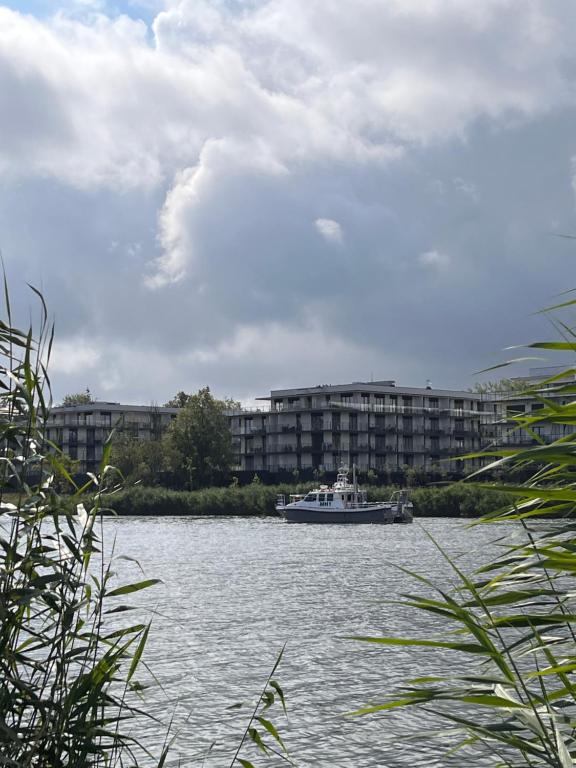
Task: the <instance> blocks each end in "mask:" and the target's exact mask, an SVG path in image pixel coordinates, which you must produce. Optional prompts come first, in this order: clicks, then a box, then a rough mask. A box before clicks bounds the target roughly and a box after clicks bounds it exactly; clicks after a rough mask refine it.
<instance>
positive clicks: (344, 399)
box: [340, 395, 352, 405]
mask: <svg viewBox="0 0 576 768" xmlns="http://www.w3.org/2000/svg"><path fill="white" fill-rule="evenodd" d="M340 399H341V401H342V405H350V403H351V402H352V395H342V396H341V398H340Z"/></svg>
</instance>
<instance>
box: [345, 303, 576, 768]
mask: <svg viewBox="0 0 576 768" xmlns="http://www.w3.org/2000/svg"><path fill="white" fill-rule="evenodd" d="M575 304H576V302H574V301H568V302H564V303H563V304H561V305H559V307H555V308H552V309H558V308H560V307H562V308H565V307H573V306H574V305H575ZM557 327H559V328H560V330H561V332H562V336H563V337H564V340H563V341H560V342H538V343H535V344H532V345H530V346H532V347H533V348H536V349H551V350H558V351H560V352H567V351H568V352H572V353H574V352H576V332H575V330H574V329H573V328H572V327H571V326H570V325H568V324H567V323H557ZM575 372H576V371H575V369H570V370H569V371H567V372H566V373H565V374H562V375H558V376H553V377H551V378H550V379H548V380H547V381H546V382H540V383H539V384H538V388H537V389H536V388H534V389H532V390H529V394H530V395H531V397H534V398H536V399H538V400H540V402H541V404H542V408H541V410H539V411H537V413H536V414H527V415H522V416H518V417H517V418H516V419H515V421H516V425H515V427H514V428H515V429H518V428H523V429H524V430H528V431H529V432H531V434H532V435H533V436H534V439H535V440H537V441H538V442H539V443H540V444H539V445H536V446H535V447H531V448H528V449H525V450H514V449H509V450H500V449H495V450H493V451H491V452H490V454H491V455H492V457H493V459H494V462H493V465H492V466H491V467H488V468H487V470H486V471H490V470H493V469H497V470H498V471H499V472H500V473H503V476H504V477H505V478H506V477H507V476H508V473H513V472H514V471H516V470H517V469H518V468H520V469H521V470H522V471H523V472H526V471H528V470H531V472H530V477H529V478H528V479H527V480H526V481H524V482H522V483H517V484H513V483H512V482H510V483H509V484H506V485H504V484H497V483H490V482H488V481H484V474H483V471H481V472H479V473H477V475H476V477H475V478H473V479H474V480H475V481H476V483H477V484H476V486H475V487H476V488H478V489H479V490H480V491H485V490H486V489H492V490H494V491H497V492H501V491H505V492H506V493H507V494H511V495H512V496H513V502H512V503H510V504H508V506H507V507H506V508H504V509H500V510H498V511H495V512H491V513H488V514H485V516H484V517H483V518H482V519H481V520H479V521H477V522H475V523H474V524H488V523H492V524H494V523H495V524H501V523H506V524H507V525H506V526H505V527H504V528H503V529H502V536H503V538H502V539H501V540H500V544H499V554H498V556H497V557H496V558H495V559H493V560H486V561H485V562H484V564H483V565H482V567H481V568H479V569H478V571H477V572H475V573H473V574H468V573H465V572H464V571H463V570H461V568H460V567H459V566H458V564H457V563H456V562H454V561H453V560H452V559H451V558H450V556H449V554H448V553H447V552H446V551H445V549H444V545H443V544H440V543H436V542H435V544H436V546H437V548H438V550H439V551H440V553H441V554H442V556H443V557H444V558H445V560H446V562H447V564H448V566H449V567H450V568H451V569H452V573H453V577H454V581H455V582H456V586H455V587H449V586H447V585H446V580H445V579H443V581H442V583H434V582H433V581H431V580H430V579H429V578H428V577H427V575H426V574H422V575H415V574H413V573H410V575H411V576H413V577H415V592H414V593H413V594H406V595H403V596H402V603H403V605H405V606H406V607H407V608H409V609H410V610H413V611H415V613H416V615H415V617H414V618H415V621H414V627H415V629H416V628H418V627H423V628H426V626H428V624H429V622H428V619H429V618H434V620H435V622H434V623H435V625H436V626H437V625H438V620H439V619H440V620H441V621H442V623H443V625H444V626H443V631H442V632H440V633H438V634H436V635H431V634H430V633H428V632H426V630H425V629H424V630H423V631H422V632H420V633H419V634H418V632H417V631H415V633H414V635H413V636H411V637H404V638H403V637H387V636H384V637H379V636H375V637H359V638H356V639H357V640H360V641H362V642H367V643H371V644H375V645H377V646H381V647H383V648H384V647H391V648H398V646H420V647H422V648H428V649H430V650H431V651H432V652H433V654H434V658H435V662H436V663H435V667H433V669H434V672H433V673H431V674H427V670H426V669H425V668H421V669H419V670H418V676H417V677H412V679H410V678H407V679H406V682H405V685H404V686H403V688H402V689H401V690H400V691H397V692H395V693H393V694H391V695H390V696H389V697H387V698H386V699H385V700H384V701H382V702H381V703H379V704H376V705H374V704H372V705H370V706H367V707H365V708H364V709H362V710H360V712H359V714H368V713H375V712H383V711H385V710H391V709H398V708H406V707H418V708H420V709H421V718H422V720H421V722H422V723H423V724H424V726H425V724H426V723H428V724H429V726H430V728H431V729H432V728H433V729H434V732H435V733H434V735H435V736H436V737H439V738H440V740H441V741H442V742H443V743H444V744H451V747H452V749H451V752H452V753H454V752H455V751H458V750H464V752H463V754H462V755H461V756H460V761H461V762H460V764H466V765H470V764H474V763H475V762H476V760H475V758H478V757H480V756H482V757H483V761H482V764H490V765H493V766H496V767H498V766H501V767H502V768H520V767H530V768H536V766H550V767H551V768H571V767H572V766H574V764H575V762H574V761H575V759H576V681H575V677H574V675H575V674H576V633H575V624H576V593H575V592H574V575H575V574H576V519H575V518H576V514H575V513H576V432H574V431H573V432H572V434H570V435H567V436H564V437H562V438H560V439H558V440H557V441H555V442H553V443H552V444H548V445H546V444H545V443H544V441H543V440H542V438H540V437H539V436H538V434H537V432H536V431H535V430H534V427H536V426H538V425H539V424H541V423H543V422H547V423H549V424H557V425H560V426H561V427H564V426H565V425H571V426H572V427H576V402H575V401H574V400H573V396H574V393H575V392H576V386H575V384H574V381H573V374H574V373H575ZM568 374H569V375H568ZM546 386H547V387H552V388H554V390H555V392H559V393H561V394H564V395H566V396H567V398H566V404H564V405H559V404H558V403H557V402H553V401H552V400H549V399H548V398H547V397H546V396H545V395H543V394H542V387H546ZM472 490H474V489H472ZM535 517H538V518H544V520H542V519H540V520H537V521H535V520H534V518H535ZM550 518H555V520H554V521H552V522H550ZM510 523H513V525H510ZM418 614H420V615H418ZM439 654H441V655H440V657H439ZM438 658H441V659H442V666H443V670H444V671H443V673H440V674H438V671H437V670H438ZM407 674H408V675H409V674H410V672H407ZM438 718H440V720H441V721H443V722H444V723H445V725H446V727H445V729H439V728H438Z"/></svg>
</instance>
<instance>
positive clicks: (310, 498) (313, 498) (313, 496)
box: [304, 493, 316, 501]
mask: <svg viewBox="0 0 576 768" xmlns="http://www.w3.org/2000/svg"><path fill="white" fill-rule="evenodd" d="M304 501H316V494H315V493H309V494H308V495H307V496H306V498H305V499H304Z"/></svg>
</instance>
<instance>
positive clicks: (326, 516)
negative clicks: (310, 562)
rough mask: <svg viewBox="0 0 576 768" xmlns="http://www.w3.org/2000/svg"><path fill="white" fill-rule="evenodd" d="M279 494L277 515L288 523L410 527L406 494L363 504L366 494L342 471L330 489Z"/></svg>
mask: <svg viewBox="0 0 576 768" xmlns="http://www.w3.org/2000/svg"><path fill="white" fill-rule="evenodd" d="M288 499H289V500H288V501H286V497H285V496H284V495H283V494H280V495H279V496H278V497H277V500H276V511H277V512H279V513H280V514H281V515H282V517H283V518H284V519H285V520H286V522H287V523H411V522H412V517H413V507H412V502H411V501H410V500H409V499H408V493H407V492H406V491H396V492H395V493H394V494H393V495H392V498H391V499H390V501H373V502H369V501H366V491H362V490H360V489H359V488H358V483H357V482H356V472H355V471H354V481H353V482H352V483H350V482H348V471H347V470H346V469H345V468H344V467H342V468H341V469H340V470H339V472H338V475H337V477H336V482H335V483H334V485H332V486H328V485H321V486H320V487H319V488H315V489H314V490H312V491H309V492H308V493H306V494H291V495H290V496H289V497H288Z"/></svg>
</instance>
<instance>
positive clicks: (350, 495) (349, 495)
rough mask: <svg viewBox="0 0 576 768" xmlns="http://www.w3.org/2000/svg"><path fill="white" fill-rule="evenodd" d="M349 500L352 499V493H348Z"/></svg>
mask: <svg viewBox="0 0 576 768" xmlns="http://www.w3.org/2000/svg"><path fill="white" fill-rule="evenodd" d="M348 501H352V494H351V493H349V494H348Z"/></svg>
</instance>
